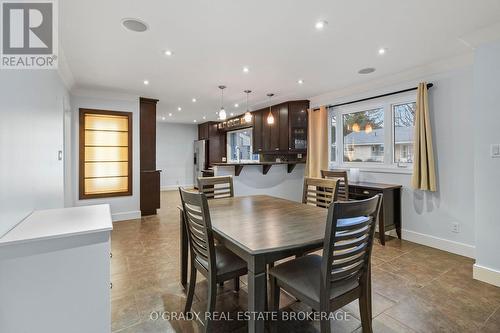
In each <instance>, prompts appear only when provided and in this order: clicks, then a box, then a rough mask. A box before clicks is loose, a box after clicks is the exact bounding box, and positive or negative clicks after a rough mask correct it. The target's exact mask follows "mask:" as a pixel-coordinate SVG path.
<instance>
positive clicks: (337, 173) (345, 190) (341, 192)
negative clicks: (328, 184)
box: [321, 170, 349, 201]
mask: <svg viewBox="0 0 500 333" xmlns="http://www.w3.org/2000/svg"><path fill="white" fill-rule="evenodd" d="M321 177H322V178H326V179H328V178H334V179H337V178H338V179H340V182H339V187H338V194H337V195H338V200H341V201H349V180H348V177H347V170H321Z"/></svg>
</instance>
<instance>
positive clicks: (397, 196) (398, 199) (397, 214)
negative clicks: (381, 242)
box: [394, 189, 402, 239]
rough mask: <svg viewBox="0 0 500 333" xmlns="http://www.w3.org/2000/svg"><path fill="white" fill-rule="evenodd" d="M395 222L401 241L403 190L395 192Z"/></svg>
mask: <svg viewBox="0 0 500 333" xmlns="http://www.w3.org/2000/svg"><path fill="white" fill-rule="evenodd" d="M394 220H395V224H396V234H397V235H398V238H399V239H401V220H402V217H401V189H397V190H394Z"/></svg>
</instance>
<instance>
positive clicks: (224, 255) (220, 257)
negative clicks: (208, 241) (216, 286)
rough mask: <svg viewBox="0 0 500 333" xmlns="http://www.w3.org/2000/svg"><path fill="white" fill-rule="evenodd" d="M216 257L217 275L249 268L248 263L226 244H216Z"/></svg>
mask: <svg viewBox="0 0 500 333" xmlns="http://www.w3.org/2000/svg"><path fill="white" fill-rule="evenodd" d="M215 258H216V260H217V265H216V267H217V275H225V274H230V273H233V272H235V273H236V272H240V271H246V269H247V263H246V262H245V261H244V260H243V259H241V258H240V257H238V256H237V255H236V254H234V253H233V252H231V251H230V250H228V249H227V248H226V247H225V246H222V245H217V246H215Z"/></svg>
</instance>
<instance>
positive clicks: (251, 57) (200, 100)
mask: <svg viewBox="0 0 500 333" xmlns="http://www.w3.org/2000/svg"><path fill="white" fill-rule="evenodd" d="M59 10H60V34H61V43H62V47H63V49H64V53H65V56H66V60H67V62H68V64H69V67H70V69H71V72H72V74H73V76H74V79H75V82H76V87H79V88H92V89H102V90H111V91H116V92H124V93H132V94H137V95H140V96H145V97H152V98H158V99H160V103H159V104H158V117H159V120H160V121H161V119H162V117H165V121H170V122H186V123H187V122H189V123H193V121H194V120H197V121H198V122H202V121H204V120H203V118H202V117H203V116H205V117H206V119H207V120H215V119H216V118H217V116H216V114H215V112H216V111H217V110H218V109H219V108H220V91H219V89H218V88H217V86H219V85H220V84H224V85H226V86H227V89H226V90H225V107H226V110H227V111H228V114H229V113H230V112H235V113H236V114H239V113H243V112H244V110H245V94H244V93H243V91H244V90H245V89H251V90H252V91H253V92H252V94H251V95H250V108H251V109H257V108H259V107H263V106H267V105H269V103H273V104H274V103H276V102H279V101H284V100H291V99H303V98H309V97H311V96H315V95H319V94H321V93H324V92H327V91H331V90H335V89H339V88H343V87H346V86H350V85H355V84H359V83H362V82H364V81H367V80H372V79H376V78H380V77H383V76H386V75H390V74H393V73H397V72H400V71H403V70H406V69H409V68H412V67H415V66H419V65H424V64H427V63H431V62H434V61H437V60H441V59H445V58H448V57H451V56H456V55H459V54H463V53H465V52H470V47H469V46H467V45H466V43H464V42H463V41H461V38H462V37H463V36H465V35H467V34H470V33H471V32H473V31H476V30H478V29H481V28H484V27H487V26H490V25H492V24H494V23H496V22H497V21H499V18H500V1H499V0H475V1H472V0H439V1H436V0H420V1H409V0H371V1H366V0H342V1H341V0H316V1H305V0H302V1H299V0H281V1H276V0H275V1H269V0H267V1H265V0H253V1H235V0H217V1H209V0H182V1H178V0H177V1H172V0H148V1H133V0H106V1H102V0H85V1H78V0H65V1H60V2H59ZM130 17H132V18H140V19H141V20H143V21H145V22H146V23H147V24H148V25H149V30H148V31H146V32H143V33H136V32H131V31H127V30H125V29H124V28H123V27H122V25H121V20H122V19H123V18H130ZM318 20H326V21H328V24H327V26H326V28H325V29H324V30H323V31H318V30H316V29H315V23H316V22H317V21H318ZM381 47H383V48H387V52H386V54H385V55H382V56H381V55H379V54H378V49H379V48H381ZM167 49H168V50H172V51H173V52H174V54H173V56H170V57H168V56H166V55H164V51H165V50H167ZM244 66H247V67H248V68H249V72H248V73H243V70H242V69H243V67H244ZM365 67H375V68H376V69H377V71H376V72H375V73H373V74H369V75H360V74H358V73H357V72H358V70H360V69H361V68H365ZM299 79H302V80H303V81H304V83H303V84H302V85H299V84H298V83H297V81H298V80H299ZM144 80H148V81H149V85H147V86H146V85H144V83H143V81H144ZM270 92H271V93H274V94H275V97H274V98H273V100H271V101H269V100H268V98H267V97H266V94H267V93H270ZM192 98H196V99H197V102H196V103H193V102H192V101H191V100H192ZM234 103H239V104H240V107H239V108H235V107H234ZM179 106H181V107H182V111H180V112H179V111H177V108H178V107H179ZM169 113H172V116H168V114H169Z"/></svg>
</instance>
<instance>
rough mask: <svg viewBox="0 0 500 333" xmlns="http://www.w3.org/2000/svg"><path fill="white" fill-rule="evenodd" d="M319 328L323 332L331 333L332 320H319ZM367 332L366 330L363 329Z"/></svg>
mask: <svg viewBox="0 0 500 333" xmlns="http://www.w3.org/2000/svg"><path fill="white" fill-rule="evenodd" d="M319 330H320V332H321V333H331V331H332V330H331V327H330V320H328V319H322V320H321V321H320V322H319ZM363 333H365V331H363Z"/></svg>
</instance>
